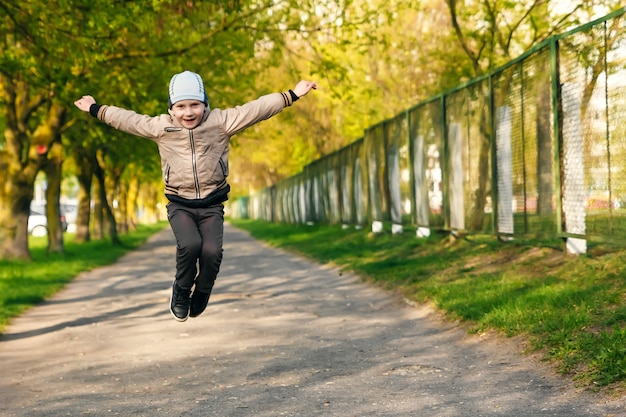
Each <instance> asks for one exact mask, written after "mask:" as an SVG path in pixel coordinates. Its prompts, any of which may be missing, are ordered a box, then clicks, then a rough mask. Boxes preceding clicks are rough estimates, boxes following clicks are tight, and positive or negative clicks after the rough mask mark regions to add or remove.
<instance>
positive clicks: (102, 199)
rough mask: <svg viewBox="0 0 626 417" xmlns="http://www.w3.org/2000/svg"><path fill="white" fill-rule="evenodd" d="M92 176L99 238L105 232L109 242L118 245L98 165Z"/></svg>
mask: <svg viewBox="0 0 626 417" xmlns="http://www.w3.org/2000/svg"><path fill="white" fill-rule="evenodd" d="M94 174H95V177H96V185H97V191H98V195H97V200H98V203H97V204H96V207H97V208H98V209H99V210H97V211H96V213H97V214H96V218H97V219H98V221H99V228H100V233H101V237H102V238H104V235H105V230H107V231H108V234H109V237H110V238H111V242H112V243H113V244H114V245H119V244H120V243H121V241H120V239H119V236H118V234H117V223H116V221H115V216H114V215H113V211H112V210H111V207H110V206H109V203H108V201H107V195H106V187H105V178H104V170H103V169H102V167H101V166H100V164H96V165H95V170H94ZM105 226H108V227H106V229H105Z"/></svg>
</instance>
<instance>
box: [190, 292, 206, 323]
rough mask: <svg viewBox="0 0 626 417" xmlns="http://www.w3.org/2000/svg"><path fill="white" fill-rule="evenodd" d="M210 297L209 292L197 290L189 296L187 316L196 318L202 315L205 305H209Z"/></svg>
mask: <svg viewBox="0 0 626 417" xmlns="http://www.w3.org/2000/svg"><path fill="white" fill-rule="evenodd" d="M210 296H211V293H210V292H208V293H206V292H202V291H197V290H196V291H194V292H193V294H192V295H191V307H190V309H189V316H190V317H198V316H199V315H200V314H202V312H203V311H204V309H205V308H206V306H207V304H208V303H209V297H210Z"/></svg>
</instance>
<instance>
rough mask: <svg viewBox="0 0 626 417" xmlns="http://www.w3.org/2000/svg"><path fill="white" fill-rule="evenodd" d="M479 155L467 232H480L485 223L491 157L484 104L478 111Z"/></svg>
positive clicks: (486, 110)
mask: <svg viewBox="0 0 626 417" xmlns="http://www.w3.org/2000/svg"><path fill="white" fill-rule="evenodd" d="M480 138H481V141H480V153H479V157H478V160H479V161H480V162H479V165H478V186H477V187H476V190H475V192H474V201H473V203H474V204H473V206H472V210H471V213H470V220H469V221H470V225H469V230H473V231H482V230H483V228H484V223H485V205H486V203H487V196H488V195H489V187H488V185H490V184H489V178H490V171H489V156H490V155H491V152H490V151H491V127H490V126H489V112H488V106H487V104H486V103H485V104H484V105H483V106H481V111H480Z"/></svg>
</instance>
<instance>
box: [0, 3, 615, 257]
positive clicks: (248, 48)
mask: <svg viewBox="0 0 626 417" xmlns="http://www.w3.org/2000/svg"><path fill="white" fill-rule="evenodd" d="M557 6H558V7H557ZM618 6H619V4H618V2H617V1H604V2H603V1H580V2H575V3H571V2H554V1H548V0H533V1H524V2H511V1H508V0H476V1H471V2H463V3H462V4H461V3H458V2H456V1H454V0H445V1H442V0H422V1H420V2H415V1H410V0H391V1H389V0H386V1H383V0H261V1H256V0H255V1H248V0H213V1H199V0H198V1H194V0H189V1H184V2H181V1H176V0H154V1H151V2H125V1H110V2H104V3H103V2H98V3H97V4H96V3H94V2H89V1H85V0H71V1H63V0H52V1H46V2H44V1H42V0H24V1H20V2H13V1H7V0H0V33H1V34H2V37H1V38H0V45H1V48H2V53H1V54H0V127H1V128H2V130H1V131H2V134H1V135H0V180H1V183H2V186H0V258H4V257H23V258H28V247H27V239H28V237H27V230H26V224H27V219H28V207H29V204H30V201H31V200H32V198H33V186H34V183H35V178H36V176H37V175H38V173H40V172H45V175H46V176H47V177H48V183H49V184H57V183H60V180H59V178H62V177H63V176H64V175H67V174H64V170H65V171H69V172H71V173H72V174H73V175H75V176H76V177H77V178H78V183H79V184H80V193H79V200H80V201H81V202H80V204H81V207H82V210H81V212H82V213H83V214H84V215H83V216H79V219H81V220H80V222H81V224H79V228H78V235H79V238H82V239H89V233H90V230H95V231H96V232H97V234H99V235H107V234H108V235H110V236H111V237H112V238H115V231H116V229H117V223H120V224H122V225H124V227H128V225H129V224H131V225H132V222H133V221H134V219H133V214H132V213H133V212H134V211H136V210H134V208H133V207H127V205H128V204H131V205H133V204H135V205H136V204H140V205H141V204H142V201H141V200H142V199H143V200H145V201H144V202H143V204H144V205H145V206H146V207H147V206H155V204H157V203H158V195H159V194H160V190H161V185H160V171H159V169H158V153H157V150H156V147H154V146H153V144H152V143H150V142H149V141H144V140H136V139H131V138H129V137H127V135H122V134H120V133H119V132H115V131H113V130H112V129H108V128H106V126H104V125H102V124H101V123H98V122H97V121H95V120H92V119H91V118H89V117H85V115H84V114H81V113H80V112H79V111H77V110H76V109H75V108H74V107H73V105H72V103H73V101H74V100H76V99H77V98H78V97H80V96H82V95H84V94H90V95H93V96H94V97H95V98H96V100H97V101H98V102H99V103H104V104H114V105H117V106H121V107H126V108H130V109H133V110H136V111H137V112H140V113H145V114H159V113H163V112H164V111H166V109H167V107H166V106H167V84H168V81H169V79H170V77H171V75H172V74H174V73H177V72H181V71H183V70H192V71H195V72H198V73H200V74H201V75H202V77H203V79H204V81H205V84H206V90H207V94H208V97H209V101H210V105H211V107H213V108H215V107H222V108H223V107H231V106H235V105H238V104H242V103H244V102H246V101H248V100H250V99H254V98H256V97H258V96H259V95H262V94H265V93H269V92H274V91H286V90H287V89H289V88H292V87H293V86H294V85H295V83H296V82H297V81H299V80H300V79H306V78H310V79H314V80H315V81H317V82H318V84H319V85H320V88H319V91H318V92H317V93H316V94H315V95H312V96H308V97H307V98H306V104H300V103H297V104H296V105H295V106H294V108H292V109H290V110H289V111H287V112H284V113H283V114H281V115H280V116H279V117H277V118H274V119H271V120H269V121H267V122H264V123H262V124H260V125H258V126H255V127H254V128H251V129H248V130H247V131H245V132H243V133H241V134H239V135H237V136H236V137H234V138H233V141H232V146H233V151H232V152H231V158H232V159H231V163H232V170H231V172H232V174H231V185H232V187H233V191H232V193H233V195H234V196H236V195H241V194H247V193H249V192H250V191H251V190H254V189H258V188H259V187H265V186H267V185H270V184H272V183H274V182H276V181H278V180H280V179H282V178H285V177H287V176H290V175H292V174H294V173H296V172H298V171H299V170H300V169H302V167H303V166H304V165H306V164H308V163H309V162H311V161H313V160H315V159H317V158H319V157H320V156H322V155H324V154H327V153H329V152H332V151H334V150H336V149H338V148H340V147H342V146H345V145H347V144H348V143H350V142H352V141H354V140H355V139H357V138H359V137H360V136H361V135H362V133H363V130H364V129H365V128H366V127H367V126H369V125H372V124H374V123H377V122H379V121H381V120H383V119H385V118H388V117H391V116H392V115H394V114H397V113H398V112H399V111H402V110H403V109H405V108H407V107H409V106H411V105H414V104H416V103H417V102H419V101H421V100H424V99H426V98H428V97H429V96H432V95H434V94H436V93H438V92H440V91H442V90H444V89H446V88H450V87H452V86H455V85H457V84H459V83H460V82H463V81H466V80H468V79H470V78H471V77H474V76H476V75H479V74H481V73H484V72H486V71H489V70H490V69H492V68H494V67H495V66H498V65H501V64H502V63H503V62H504V61H505V60H507V59H510V58H511V57H513V56H515V55H517V54H519V53H521V52H523V51H524V50H527V49H528V48H530V47H532V45H533V44H534V43H536V42H538V41H540V40H542V39H544V38H545V37H547V36H550V35H551V34H553V33H555V32H556V31H559V30H562V29H565V28H568V27H570V26H572V25H574V24H577V23H579V21H580V20H581V19H586V18H589V17H590V16H592V15H593V13H597V12H598V10H599V8H602V9H603V11H607V12H608V11H610V10H611V9H612V8H616V7H618ZM92 185H93V188H92ZM59 194H60V188H59V187H50V190H48V192H47V199H48V202H49V209H48V215H49V219H51V220H52V221H51V225H50V233H49V243H50V248H51V250H62V233H59V232H58V226H59V225H58V224H56V225H55V222H54V219H55V218H56V217H58V211H59V207H58V200H59ZM94 200H95V201H97V203H98V204H97V207H99V209H98V210H96V212H95V213H94V215H95V216H96V219H90V217H89V214H90V205H91V202H92V201H94ZM129 201H130V203H129ZM51 203H52V204H51ZM116 203H117V204H120V203H122V204H121V207H126V209H125V211H122V212H120V211H119V210H118V211H117V212H114V211H113V210H111V206H113V205H115V204H116ZM120 213H121V214H120ZM94 222H95V224H97V225H99V226H98V227H96V228H95V229H94V228H93V227H90V225H91V226H93V224H94ZM106 230H108V232H106Z"/></svg>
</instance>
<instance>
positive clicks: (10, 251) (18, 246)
mask: <svg viewBox="0 0 626 417" xmlns="http://www.w3.org/2000/svg"><path fill="white" fill-rule="evenodd" d="M5 166H6V165H5V164H3V163H1V162H0V168H2V169H0V172H2V174H0V176H1V177H2V178H1V179H2V186H1V187H0V190H1V192H0V258H1V259H30V251H29V250H28V217H29V213H30V202H31V200H32V199H33V192H34V191H33V190H34V189H33V184H34V177H33V178H30V176H26V175H23V174H20V173H19V172H16V171H15V170H11V169H5ZM29 185H30V186H29Z"/></svg>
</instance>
